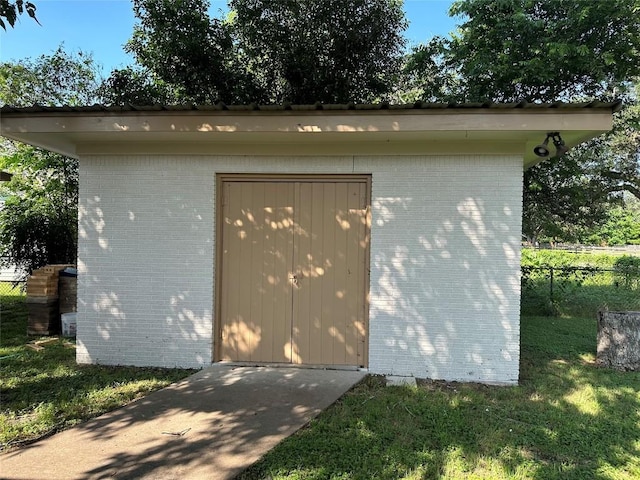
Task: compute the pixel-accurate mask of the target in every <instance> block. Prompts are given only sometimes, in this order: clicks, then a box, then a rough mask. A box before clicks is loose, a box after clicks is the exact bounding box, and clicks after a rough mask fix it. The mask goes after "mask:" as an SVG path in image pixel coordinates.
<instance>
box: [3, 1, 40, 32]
mask: <svg viewBox="0 0 640 480" xmlns="http://www.w3.org/2000/svg"><path fill="white" fill-rule="evenodd" d="M25 12H27V15H29V16H30V17H31V18H33V20H34V21H35V22H36V23H37V24H38V25H40V22H39V21H38V19H37V18H36V5H35V4H34V3H33V2H25V1H24V0H16V1H15V2H10V1H9V0H0V27H2V28H3V29H4V30H7V23H8V24H9V26H10V27H14V26H15V24H16V20H18V15H22V14H23V13H25ZM5 22H6V23H5Z"/></svg>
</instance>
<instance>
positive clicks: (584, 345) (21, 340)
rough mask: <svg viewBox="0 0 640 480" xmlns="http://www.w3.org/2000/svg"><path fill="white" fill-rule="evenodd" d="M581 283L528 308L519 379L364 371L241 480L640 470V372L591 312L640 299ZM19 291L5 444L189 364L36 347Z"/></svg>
mask: <svg viewBox="0 0 640 480" xmlns="http://www.w3.org/2000/svg"><path fill="white" fill-rule="evenodd" d="M578 287H581V288H580V289H578ZM571 288H574V287H573V286H571ZM571 292H572V293H571V294H569V293H570V291H569V288H566V289H565V291H564V293H565V294H567V295H566V297H564V298H565V299H566V302H565V303H563V304H562V307H563V309H567V308H569V306H570V305H571V304H572V302H576V301H578V303H581V308H580V309H578V310H575V311H574V312H573V314H568V313H567V312H566V310H565V311H564V313H565V315H564V316H560V317H541V316H531V315H530V316H526V315H525V316H523V317H522V322H521V369H520V370H521V375H520V384H519V385H518V386H515V387H491V386H485V385H475V384H456V383H445V382H429V381H421V382H420V384H419V385H418V386H417V387H415V388H410V387H390V388H387V387H385V386H384V380H383V379H382V378H379V377H368V378H367V379H366V380H365V381H364V382H363V383H361V384H360V385H358V386H357V387H356V388H354V389H353V390H352V391H350V392H348V393H347V394H346V395H345V396H344V397H343V398H341V399H340V400H339V401H338V402H337V403H336V404H335V405H333V406H332V407H331V408H329V409H328V410H327V411H325V412H324V413H323V414H321V415H320V416H319V417H318V418H317V419H316V420H315V421H313V422H312V423H311V424H310V425H309V426H308V427H306V428H304V429H303V430H301V431H300V432H298V434H296V435H294V436H293V437H291V438H289V439H287V440H285V441H284V442H283V443H281V444H280V445H278V446H277V447H276V448H275V449H274V450H273V451H271V452H270V453H269V454H267V456H266V457H265V458H263V459H262V460H261V461H260V462H259V463H257V464H256V465H254V466H252V467H251V468H249V469H248V470H247V471H245V472H244V473H243V474H242V475H240V477H239V478H240V479H241V480H250V479H267V478H269V479H370V478H379V479H397V478H407V479H424V478H427V479H430V478H443V479H540V480H542V479H544V480H546V479H563V480H564V479H580V480H582V479H602V480H605V479H610V480H631V479H638V478H640V372H616V371H612V370H607V369H604V368H600V367H598V366H597V365H596V364H595V349H596V333H597V332H596V329H597V326H596V320H595V315H594V314H589V315H585V314H584V313H583V312H584V309H585V308H586V307H588V308H589V309H590V310H592V312H593V309H597V308H599V307H600V306H602V305H603V299H604V300H605V302H604V303H605V304H608V306H609V307H610V309H612V310H614V309H616V308H618V309H621V308H625V309H626V308H629V309H634V310H640V295H638V291H637V288H636V289H635V290H633V291H631V290H630V291H626V290H622V289H621V288H620V287H618V286H615V285H613V284H612V283H611V282H609V283H608V284H607V282H606V281H604V280H602V281H600V280H599V283H598V284H597V285H592V284H591V283H589V282H588V281H586V280H585V281H584V282H580V285H577V286H576V287H575V291H573V290H571ZM531 294H532V290H527V291H525V292H524V295H531ZM585 295H586V297H584V296H585ZM23 298H24V297H21V296H20V294H19V292H17V293H16V294H15V295H14V296H4V297H3V296H0V320H1V332H0V334H1V338H0V359H1V365H0V389H1V392H0V393H1V401H2V403H1V406H0V449H3V450H6V449H10V448H12V447H15V446H20V445H22V444H24V443H28V442H30V441H32V440H33V439H37V438H39V437H41V436H43V435H47V434H50V433H53V432H56V431H58V430H61V429H64V428H67V427H69V426H71V425H74V424H76V423H78V422H81V421H83V420H85V419H88V418H90V417H93V416H96V415H99V414H101V413H103V412H105V411H108V410H111V409H114V408H117V407H119V406H121V405H124V404H126V403H128V402H130V401H132V400H134V399H135V398H138V397H141V396H143V395H145V394H147V393H149V392H151V391H153V390H156V389H158V388H161V387H164V386H166V385H168V384H169V383H171V382H174V381H177V380H179V379H181V378H183V377H185V376H186V375H188V374H189V373H191V372H190V371H187V370H162V369H140V368H121V367H118V368H115V367H100V366H78V365H76V364H75V361H74V349H73V344H69V342H66V341H65V340H57V341H56V342H54V343H53V344H50V345H47V346H46V347H45V349H44V350H42V351H33V350H30V349H28V348H27V347H25V343H26V342H27V341H28V340H29V338H27V336H26V334H25V332H26V319H27V312H26V308H25V304H24V301H23ZM581 298H584V299H585V300H584V302H591V303H584V302H582V300H580V299H581ZM524 300H527V299H525V298H523V301H524ZM563 301H564V300H563ZM594 313H595V312H594Z"/></svg>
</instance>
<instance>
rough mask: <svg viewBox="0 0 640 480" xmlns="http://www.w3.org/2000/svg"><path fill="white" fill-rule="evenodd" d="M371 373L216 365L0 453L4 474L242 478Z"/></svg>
mask: <svg viewBox="0 0 640 480" xmlns="http://www.w3.org/2000/svg"><path fill="white" fill-rule="evenodd" d="M364 376H365V374H364V373H362V372H356V371H339V370H314V369H297V368H271V367H231V366H221V365H216V366H213V367H211V368H208V369H206V370H202V371H201V372H198V373H196V374H195V375H192V376H191V377H189V378H187V379H185V380H184V381H182V382H179V383H176V384H174V385H171V386H169V387H167V388H165V389H163V390H159V391H157V392H154V393H152V394H150V395H148V396H146V397H144V398H142V399H140V400H138V401H136V402H134V403H132V404H130V405H128V406H126V407H124V408H121V409H119V410H115V411H113V412H110V413H107V414H105V415H102V416H101V417H98V418H95V419H93V420H90V421H88V422H86V423H83V424H81V425H78V426H77V427H74V428H72V429H70V430H66V431H64V432H61V433H58V434H56V435H53V436H51V437H49V438H47V439H44V440H41V441H39V442H36V443H34V444H32V445H29V446H26V447H24V448H22V449H20V450H16V451H13V452H9V453H7V454H4V455H2V456H0V477H1V478H6V479H21V480H27V479H29V480H37V479H42V480H45V479H46V480H54V479H65V480H66V479H106V478H117V479H163V480H167V479H226V478H233V477H234V476H235V475H237V474H238V473H240V472H241V471H242V470H243V469H245V468H246V467H248V466H249V465H251V464H252V463H254V462H255V461H257V460H258V459H259V458H260V457H262V456H263V455H264V454H265V453H266V452H267V451H268V450H270V449H271V448H273V447H274V446H275V445H276V444H277V443H278V442H280V441H281V440H282V439H284V438H285V437H287V436H289V435H291V434H292V433H294V432H295V431H296V430H298V429H299V428H300V427H302V426H304V425H305V424H306V423H307V422H309V420H311V419H312V418H313V417H315V416H316V415H317V414H318V413H319V412H321V411H322V410H323V409H325V408H327V407H328V406H329V405H331V404H332V403H333V402H335V401H336V400H337V399H338V398H339V397H340V396H341V395H342V394H343V393H345V392H346V391H347V390H348V389H349V388H351V387H352V386H353V385H354V384H356V383H357V382H358V381H360V380H361V379H362V378H363V377H364Z"/></svg>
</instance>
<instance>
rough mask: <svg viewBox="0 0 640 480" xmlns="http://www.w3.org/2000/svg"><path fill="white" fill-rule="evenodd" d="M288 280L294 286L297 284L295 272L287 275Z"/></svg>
mask: <svg viewBox="0 0 640 480" xmlns="http://www.w3.org/2000/svg"><path fill="white" fill-rule="evenodd" d="M289 280H291V283H292V284H293V285H294V286H296V287H297V286H298V283H299V281H298V275H297V274H293V275H290V276H289Z"/></svg>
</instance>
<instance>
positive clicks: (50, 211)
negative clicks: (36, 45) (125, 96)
mask: <svg viewBox="0 0 640 480" xmlns="http://www.w3.org/2000/svg"><path fill="white" fill-rule="evenodd" d="M96 75H97V74H96V69H95V63H94V60H93V57H92V56H91V55H88V54H85V53H83V52H78V53H76V54H69V53H67V52H65V51H64V49H63V47H59V48H58V49H57V50H55V51H54V52H53V53H52V54H51V55H42V56H40V57H38V58H37V59H35V60H30V59H24V60H21V61H19V62H16V63H12V62H4V63H2V64H0V104H10V105H14V106H31V105H34V104H38V105H85V104H88V103H90V102H93V101H94V99H95V98H96V95H97V93H96V89H97V87H98V80H97V76H96ZM0 170H7V171H9V172H11V173H12V174H13V177H12V178H11V181H10V182H3V183H2V184H0V193H2V195H3V196H4V197H5V204H4V206H3V208H2V209H0V257H1V258H0V259H1V260H2V262H4V263H5V264H8V265H11V266H14V267H17V268H18V269H19V270H20V272H21V273H22V275H23V276H26V275H28V274H29V273H30V272H31V271H32V270H33V269H35V268H38V267H41V266H42V265H45V264H47V263H75V261H76V256H77V255H76V249H77V247H76V246H77V224H78V223H77V211H78V162H77V160H75V159H73V158H69V157H65V156H62V155H58V154H56V153H52V152H48V151H46V150H43V149H40V148H36V147H32V146H29V145H24V144H20V143H15V142H12V141H10V140H6V139H3V140H2V141H1V142H0Z"/></svg>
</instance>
